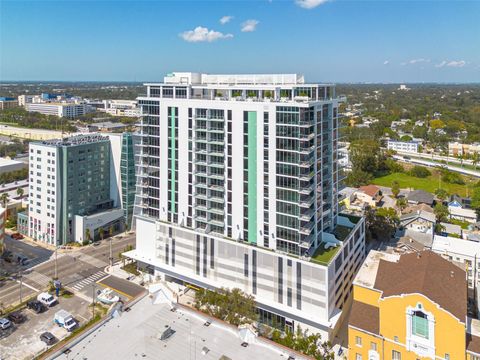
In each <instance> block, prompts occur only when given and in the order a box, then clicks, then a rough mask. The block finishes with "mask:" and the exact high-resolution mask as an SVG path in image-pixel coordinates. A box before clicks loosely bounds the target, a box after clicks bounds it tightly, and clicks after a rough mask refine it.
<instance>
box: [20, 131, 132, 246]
mask: <svg viewBox="0 0 480 360" xmlns="http://www.w3.org/2000/svg"><path fill="white" fill-rule="evenodd" d="M120 145H121V141H120ZM112 149H114V147H113V146H111V141H110V139H109V138H108V137H107V136H101V135H97V134H92V135H77V136H72V137H69V138H65V139H57V140H46V141H42V142H32V143H30V165H29V166H30V170H29V171H30V174H29V177H30V180H29V186H30V188H29V208H28V236H30V237H32V238H33V239H35V240H39V241H44V242H47V243H49V244H53V245H61V244H65V243H67V242H70V241H84V240H87V239H86V238H87V237H89V238H90V239H95V238H98V232H99V229H100V228H102V227H103V228H104V229H105V228H106V229H107V230H108V229H109V227H110V226H113V227H114V230H120V229H121V228H123V210H122V209H121V208H120V207H121V203H120V196H119V195H118V194H119V186H120V183H121V176H120V172H119V175H118V176H117V175H116V172H115V169H114V167H115V163H116V161H115V159H114V155H113V153H114V152H115V153H118V154H119V155H118V156H117V157H118V160H117V162H118V168H120V166H119V165H120V153H121V151H114V150H112ZM87 229H88V230H87Z"/></svg>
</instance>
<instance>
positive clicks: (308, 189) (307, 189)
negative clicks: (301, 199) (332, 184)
mask: <svg viewBox="0 0 480 360" xmlns="http://www.w3.org/2000/svg"><path fill="white" fill-rule="evenodd" d="M313 189H315V186H313V184H312V185H309V186H305V187H301V188H300V190H299V192H300V194H304V195H309V194H310V193H311V192H312V191H313Z"/></svg>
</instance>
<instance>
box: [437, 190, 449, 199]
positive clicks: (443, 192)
mask: <svg viewBox="0 0 480 360" xmlns="http://www.w3.org/2000/svg"><path fill="white" fill-rule="evenodd" d="M434 193H435V195H436V196H437V197H438V198H439V199H440V200H445V199H447V198H448V192H447V191H446V190H444V189H436V190H435V192H434Z"/></svg>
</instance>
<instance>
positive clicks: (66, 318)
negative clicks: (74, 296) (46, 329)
mask: <svg viewBox="0 0 480 360" xmlns="http://www.w3.org/2000/svg"><path fill="white" fill-rule="evenodd" d="M53 321H54V322H55V323H56V324H57V325H58V326H61V327H63V328H64V329H66V330H68V331H72V330H73V329H74V328H75V327H76V326H77V325H78V324H77V322H76V321H75V319H74V318H73V316H72V315H71V314H70V313H69V312H68V311H66V310H59V311H57V312H56V313H55V317H54V318H53Z"/></svg>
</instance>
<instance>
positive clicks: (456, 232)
mask: <svg viewBox="0 0 480 360" xmlns="http://www.w3.org/2000/svg"><path fill="white" fill-rule="evenodd" d="M440 225H441V226H442V231H441V232H440V234H441V235H442V236H452V237H456V238H462V237H463V230H462V227H461V226H460V225H455V224H449V223H445V222H441V223H440Z"/></svg>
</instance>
